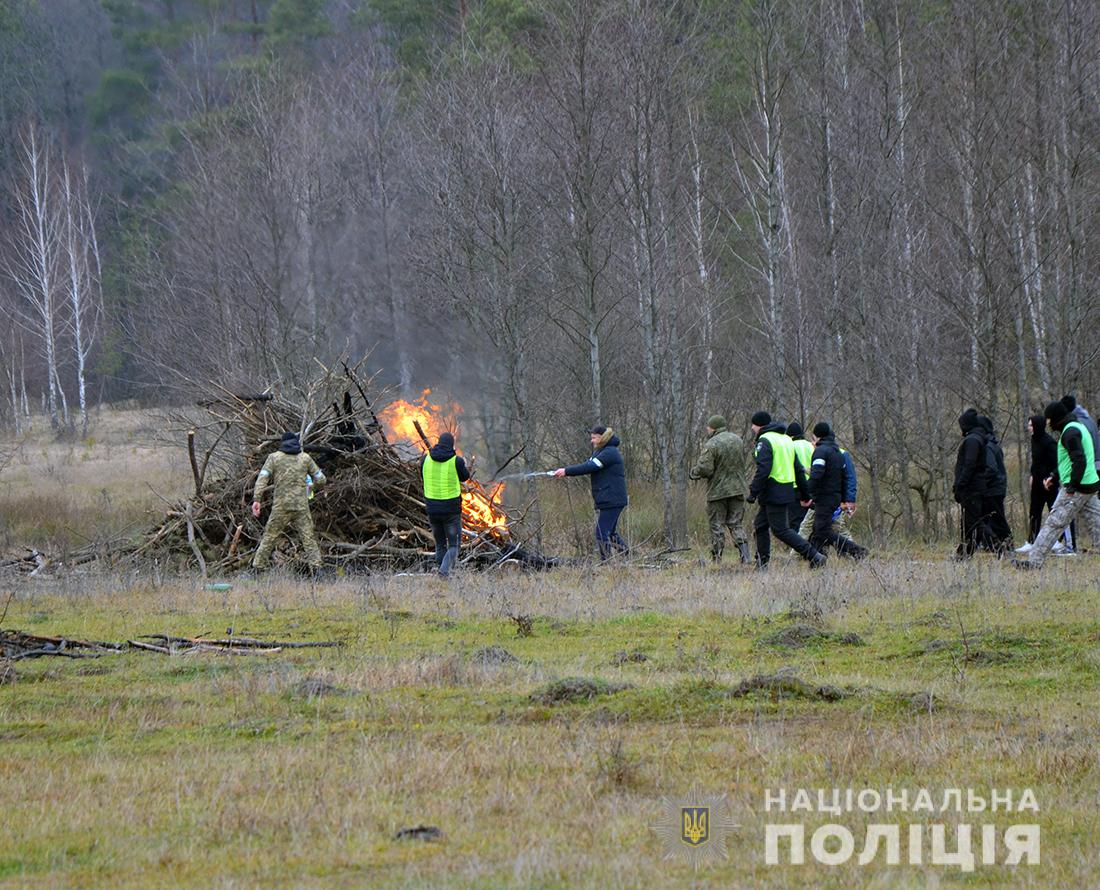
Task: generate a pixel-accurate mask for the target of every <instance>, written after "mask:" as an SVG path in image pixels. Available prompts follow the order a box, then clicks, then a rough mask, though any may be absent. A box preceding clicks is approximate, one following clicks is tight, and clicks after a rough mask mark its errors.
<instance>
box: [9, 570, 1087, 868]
mask: <svg viewBox="0 0 1100 890" xmlns="http://www.w3.org/2000/svg"><path fill="white" fill-rule="evenodd" d="M870 569H871V566H861V567H855V568H852V567H845V566H837V567H831V568H830V569H829V570H828V571H827V572H826V573H816V574H813V575H810V574H809V573H806V572H804V571H802V569H801V567H800V566H796V565H793V564H792V565H789V566H788V565H783V564H780V565H777V566H776V567H775V569H774V571H772V572H771V573H770V574H769V575H767V576H764V577H761V576H757V575H754V574H752V573H748V572H739V571H735V570H723V571H714V570H710V569H705V568H702V567H697V566H691V565H685V566H681V567H679V568H672V569H669V570H666V571H663V572H645V571H638V570H626V569H611V570H597V571H595V572H572V571H563V572H557V573H553V574H548V575H542V576H529V577H528V576H519V577H509V578H505V579H496V578H493V577H491V576H485V575H482V576H473V577H466V578H463V579H460V580H459V581H457V582H456V583H454V584H451V585H449V586H447V585H443V584H440V583H438V582H435V581H433V580H421V579H409V578H388V579H383V578H377V579H370V580H369V582H368V583H365V584H360V583H358V582H353V581H351V580H348V581H343V582H340V583H336V584H333V585H328V586H323V587H318V588H311V587H309V586H308V585H301V584H297V583H294V582H290V581H280V580H275V581H273V582H270V583H266V582H265V583H260V582H242V583H238V584H236V585H235V587H234V589H233V590H232V591H230V592H229V593H227V594H222V593H212V592H209V591H206V590H203V589H201V586H200V585H198V584H189V583H186V582H177V583H171V584H167V585H164V586H160V587H152V586H148V585H142V584H133V585H128V586H114V585H111V584H110V583H109V582H108V581H106V580H105V579H101V580H95V579H91V580H89V581H87V582H86V583H85V584H84V585H80V584H79V583H77V582H75V581H73V580H72V579H70V580H69V581H67V582H65V585H64V589H62V588H61V586H60V585H59V586H58V587H57V588H48V587H46V588H43V587H38V586H32V585H27V586H24V587H20V588H19V589H18V591H17V597H16V599H15V601H14V602H13V603H12V605H11V608H10V610H9V613H8V617H7V619H6V621H5V627H8V628H12V627H22V628H25V629H27V630H28V631H31V632H38V633H50V634H68V635H72V636H76V637H84V638H96V639H125V638H132V637H134V636H136V635H138V634H142V633H156V632H172V633H181V634H196V633H199V632H202V631H206V632H208V633H210V634H212V635H223V634H224V633H225V631H226V629H227V628H229V627H232V628H233V630H234V632H235V633H236V634H238V635H248V636H270V637H278V638H291V639H337V640H340V641H342V642H343V643H344V645H343V646H342V647H341V648H339V649H332V650H328V649H313V650H284V651H283V652H282V653H279V654H276V655H257V656H251V657H244V656H241V657H229V656H218V655H198V656H195V655H192V656H183V655H181V656H163V655H157V654H145V653H142V654H139V653H136V652H134V653H128V654H123V655H118V656H108V657H104V658H100V659H95V660H92V659H87V660H64V659H38V660H34V661H30V660H24V661H20V662H18V663H16V665H15V667H16V670H17V672H18V678H17V680H16V682H15V683H14V684H13V685H8V686H3V687H0V812H2V813H3V814H4V829H3V831H2V832H0V882H4V883H5V884H11V885H13V886H18V885H23V884H31V883H40V882H49V883H52V884H60V885H65V886H94V885H102V884H112V885H122V886H130V885H136V884H139V883H142V884H148V883H150V882H153V883H158V884H163V883H171V884H178V885H196V886H198V885H205V886H208V885H210V884H214V885H216V886H252V885H257V884H266V883H273V884H278V885H297V886H302V885H304V886H322V885H323V886H371V887H405V886H415V887H573V886H591V887H646V886H652V887H664V886H681V885H686V886H698V887H712V886H713V887H731V886H732V887H750V886H776V887H779V886H811V885H812V886H835V887H841V886H853V885H855V886H865V885H875V886H913V887H918V886H920V887H923V886H931V885H933V884H935V883H936V882H942V883H946V884H955V883H961V884H966V885H976V886H1035V887H1084V886H1089V885H1090V882H1091V881H1092V876H1093V875H1094V873H1095V870H1096V869H1097V868H1098V867H1100V858H1098V853H1097V848H1096V845H1095V834H1094V827H1095V800H1096V799H1097V797H1096V795H1097V791H1098V790H1100V783H1098V776H1097V772H1098V766H1097V759H1096V753H1095V751H1096V747H1095V746H1096V739H1097V734H1098V730H1100V719H1098V717H1097V714H1096V708H1095V701H1096V691H1097V689H1098V688H1100V621H1098V619H1097V612H1096V607H1095V594H1094V593H1092V591H1093V590H1095V585H1096V570H1095V568H1094V567H1093V566H1092V565H1091V562H1090V561H1089V560H1081V561H1077V562H1075V563H1074V564H1073V565H1072V566H1067V565H1065V563H1063V562H1059V563H1057V564H1055V565H1054V566H1052V567H1051V571H1050V572H1049V573H1048V572H1044V574H1043V575H1042V576H1041V578H1040V579H1036V578H1035V577H1034V576H1027V577H1026V578H1023V579H1021V578H1019V577H1017V576H1015V575H1013V574H1009V573H1008V572H1007V571H1006V570H1005V569H1004V568H1003V567H1001V566H990V565H985V564H979V565H975V566H970V567H954V566H950V565H946V564H943V563H921V564H917V563H910V564H903V563H900V562H898V561H893V560H891V561H887V560H882V561H879V562H877V564H875V565H874V569H875V571H874V572H873V573H872V572H871V571H870ZM792 607H793V608H794V609H795V610H796V613H797V614H796V615H795V616H792V615H791V614H790V610H791V608H792ZM807 613H809V614H812V615H819V616H820V626H821V628H822V629H824V630H827V631H829V632H832V633H833V634H845V633H855V634H858V635H859V637H860V638H862V641H863V645H854V644H851V643H850V642H841V641H840V640H839V639H838V638H837V637H836V636H832V637H828V638H816V639H813V640H812V641H811V642H809V643H808V644H807V645H805V646H804V647H801V648H794V649H788V648H782V647H777V646H775V645H773V644H768V643H765V642H762V641H763V640H765V639H766V638H770V637H771V635H773V634H774V633H775V632H776V631H778V630H782V629H784V628H787V627H790V626H792V625H793V624H795V623H805V622H806V621H807V620H814V619H807V618H806V617H804V616H805V614H807ZM512 614H527V615H530V616H533V617H534V621H533V633H532V635H531V636H526V637H520V636H518V635H517V628H516V624H515V623H514V622H513V621H512V620H510V618H509V617H508V616H509V615H512ZM799 616H802V617H799ZM490 645H496V646H501V647H503V648H505V649H507V650H508V652H510V653H511V654H512V655H513V656H515V658H516V659H517V660H518V661H517V662H516V663H514V664H506V665H503V666H500V667H495V666H482V665H479V664H476V663H475V662H474V660H473V655H474V653H476V652H477V651H478V650H479V649H481V648H483V647H486V646H490ZM636 653H640V655H638V654H636ZM626 656H632V657H626ZM775 672H780V673H781V674H782V675H783V676H796V677H798V678H800V679H801V680H803V681H805V684H807V685H806V686H805V687H798V689H796V690H795V691H793V692H792V691H790V690H784V689H780V690H778V691H777V690H775V689H758V690H751V691H747V692H746V691H745V690H744V689H739V688H738V686H739V684H740V683H742V681H744V680H746V679H748V678H750V677H753V676H756V675H760V674H774V673H775ZM568 677H579V678H584V679H587V680H592V681H595V682H596V684H597V685H596V691H597V694H595V695H594V696H593V697H591V698H590V699H585V700H574V701H567V702H561V703H547V702H546V701H545V700H541V699H535V698H533V697H532V696H533V694H534V693H537V692H539V691H543V690H546V689H547V687H548V686H549V685H550V684H551V683H553V682H554V681H556V680H560V679H563V678H568ZM306 679H316V680H322V681H324V682H325V683H327V684H329V685H330V686H331V687H333V688H334V691H333V693H332V694H329V695H322V696H311V695H309V694H306V693H305V692H304V691H303V689H302V688H301V684H302V683H303V681H304V680H306ZM820 687H827V688H829V689H835V690H839V691H840V692H841V693H842V694H841V695H839V696H838V697H837V698H836V699H835V700H831V699H829V698H821V697H819V696H817V695H816V694H804V691H805V690H806V689H809V690H816V689H818V688H820ZM928 694H930V695H931V701H932V707H931V710H930V711H929V709H928V707H927V706H926V702H927V698H925V697H920V696H927V695H928ZM914 696H918V698H916V700H915V701H916V703H914ZM849 786H852V787H854V788H857V789H859V788H864V787H871V788H878V789H883V788H885V787H888V786H892V787H894V788H902V787H908V788H911V789H914V791H915V789H917V788H920V787H928V788H930V789H933V790H941V789H943V788H956V787H961V788H966V787H968V786H973V787H975V788H977V789H985V790H988V789H989V788H990V787H997V788H1005V787H1012V788H1016V789H1022V788H1024V787H1032V788H1034V789H1035V791H1036V794H1037V795H1038V797H1039V801H1040V805H1041V807H1042V811H1041V813H1040V814H1039V817H1038V820H1037V821H1038V822H1039V823H1040V825H1041V826H1042V832H1043V835H1042V843H1043V846H1042V864H1041V865H1040V866H1036V867H1024V868H1017V869H1009V868H1007V867H1005V866H1003V865H996V866H979V868H978V870H977V872H976V873H975V874H973V875H969V876H966V875H962V874H960V873H959V872H958V870H957V869H954V868H949V867H944V866H929V865H925V866H921V867H911V866H903V867H893V868H888V867H887V866H886V865H885V862H884V861H877V862H876V863H874V864H872V865H869V866H865V867H859V866H857V865H855V860H854V859H853V861H852V862H851V863H849V864H848V865H846V866H841V867H837V868H826V867H825V866H820V865H809V866H803V867H794V866H789V865H788V866H785V867H781V868H777V867H769V866H766V865H765V864H764V857H763V825H764V813H763V811H762V810H763V807H762V802H763V792H764V789H765V788H778V787H786V788H788V789H790V793H791V794H793V792H794V790H796V789H797V788H800V787H805V788H808V789H817V788H827V789H831V788H833V787H840V788H846V787H849ZM692 787H697V788H699V789H703V790H705V791H711V792H717V793H725V794H728V795H729V798H730V801H731V805H732V809H733V815H734V817H735V821H737V822H739V823H741V824H742V828H741V829H739V830H738V831H737V832H735V833H734V835H733V836H731V838H730V849H731V854H732V855H731V858H730V859H729V860H728V861H726V862H723V863H721V864H717V865H709V866H706V867H704V868H702V869H700V870H699V871H698V872H693V871H692V870H691V869H690V867H688V866H686V865H684V864H682V863H680V862H679V861H666V860H664V859H662V848H661V846H660V842H659V838H658V836H657V834H656V832H655V831H654V830H653V828H652V826H653V825H654V823H655V822H656V821H657V820H659V818H660V811H661V810H660V807H661V799H662V797H664V796H666V795H668V796H678V795H683V794H685V793H687V792H688V790H689V789H691V788H692ZM788 815H790V814H788ZM945 816H946V817H947V818H946V819H945V821H948V822H949V823H953V822H954V821H956V820H957V819H958V818H959V816H958V815H957V814H954V813H948V814H945ZM987 817H988V814H976V816H975V819H974V821H975V822H976V823H980V822H982V821H985V818H987ZM868 818H869V817H867V816H866V815H865V814H862V813H854V814H845V815H843V816H841V817H840V818H839V819H838V820H836V821H841V822H842V823H845V824H848V825H850V827H852V828H853V830H854V831H855V834H856V837H857V844H858V845H857V851H858V849H861V848H862V845H861V843H860V841H861V838H862V834H861V831H862V829H863V826H865V825H866V823H867V821H868ZM963 818H965V816H964V817H963ZM1002 818H1003V816H1002ZM832 820H833V817H830V816H827V815H826V814H818V813H815V814H810V815H809V816H808V818H807V831H808V833H810V832H812V830H813V828H814V827H815V826H816V825H818V824H821V823H823V822H826V821H832ZM1025 821H1026V820H1025ZM420 823H425V824H430V825H435V826H438V827H439V828H441V829H442V830H443V832H444V837H443V839H442V840H441V841H438V842H427V843H426V842H417V841H396V840H394V839H393V835H394V833H395V832H396V831H397V830H398V829H399V828H401V827H406V826H410V825H416V824H420ZM952 837H953V835H952ZM811 861H812V860H811Z"/></svg>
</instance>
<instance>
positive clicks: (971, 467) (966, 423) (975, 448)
mask: <svg viewBox="0 0 1100 890" xmlns="http://www.w3.org/2000/svg"><path fill="white" fill-rule="evenodd" d="M959 429H961V430H962V433H963V440H962V442H961V443H960V445H959V453H958V455H957V456H956V457H955V484H954V486H953V491H954V493H955V500H956V501H957V502H959V503H960V504H961V503H962V502H963V501H964V500H965V499H966V498H968V497H975V496H977V497H982V496H984V495H985V493H986V474H985V431H984V430H982V428H981V426H979V424H978V413H977V412H976V411H974V410H973V409H970V410H969V411H966V412H964V413H963V415H962V417H960V418H959Z"/></svg>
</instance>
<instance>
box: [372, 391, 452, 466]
mask: <svg viewBox="0 0 1100 890" xmlns="http://www.w3.org/2000/svg"><path fill="white" fill-rule="evenodd" d="M431 394H432V391H431V390H430V389H425V390H424V392H422V393H421V394H420V398H418V399H417V400H416V401H415V402H406V401H405V400H404V399H398V400H397V401H395V402H390V403H389V404H388V405H387V406H386V407H385V408H383V409H382V411H381V412H380V414H379V420H381V421H382V424H383V425H384V426H385V428H386V435H387V436H388V437H389V438H390V439H391V440H393V441H395V442H412V443H413V444H414V445H416V447H417V448H420V449H421V450H422V451H426V450H427V449H426V448H425V447H424V441H423V440H422V439H421V438H420V433H418V432H417V431H416V423H419V424H420V428H421V429H422V430H424V435H425V436H427V437H428V438H429V439H431V440H435V439H437V438H438V437H439V434H440V433H442V432H445V431H446V430H448V429H451V430H453V429H454V427H455V421H456V419H457V415H458V414H461V413H462V407H461V406H460V405H454V404H451V405H447V406H445V407H444V406H442V405H434V404H432V403H431V402H430V401H429V400H428V397H429V396H430V395H431Z"/></svg>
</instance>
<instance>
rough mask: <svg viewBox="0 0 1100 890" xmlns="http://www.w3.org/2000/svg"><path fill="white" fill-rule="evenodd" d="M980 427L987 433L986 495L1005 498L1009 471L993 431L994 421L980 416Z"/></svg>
mask: <svg viewBox="0 0 1100 890" xmlns="http://www.w3.org/2000/svg"><path fill="white" fill-rule="evenodd" d="M978 426H980V427H981V428H982V431H983V432H984V433H985V447H986V452H985V453H984V454H983V455H982V456H983V457H984V458H985V459H986V464H985V493H986V496H987V497H991V498H1003V497H1004V496H1005V495H1006V494H1008V471H1007V470H1006V469H1005V453H1004V449H1002V448H1001V443H1000V442H998V441H997V433H996V432H995V431H994V430H993V421H992V420H990V419H989V418H988V417H986V416H985V415H978Z"/></svg>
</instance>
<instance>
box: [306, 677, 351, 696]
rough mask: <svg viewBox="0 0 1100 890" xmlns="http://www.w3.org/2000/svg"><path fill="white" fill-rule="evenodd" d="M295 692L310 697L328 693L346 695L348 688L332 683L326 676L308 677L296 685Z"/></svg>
mask: <svg viewBox="0 0 1100 890" xmlns="http://www.w3.org/2000/svg"><path fill="white" fill-rule="evenodd" d="M294 694H295V695H297V696H299V697H301V698H306V699H309V698H321V697H322V696H326V695H346V694H347V690H346V689H344V688H342V687H340V686H337V685H336V684H334V683H330V682H329V681H328V680H326V679H325V678H324V677H306V678H305V679H304V680H302V681H301V682H300V683H298V685H296V686H295V687H294Z"/></svg>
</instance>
